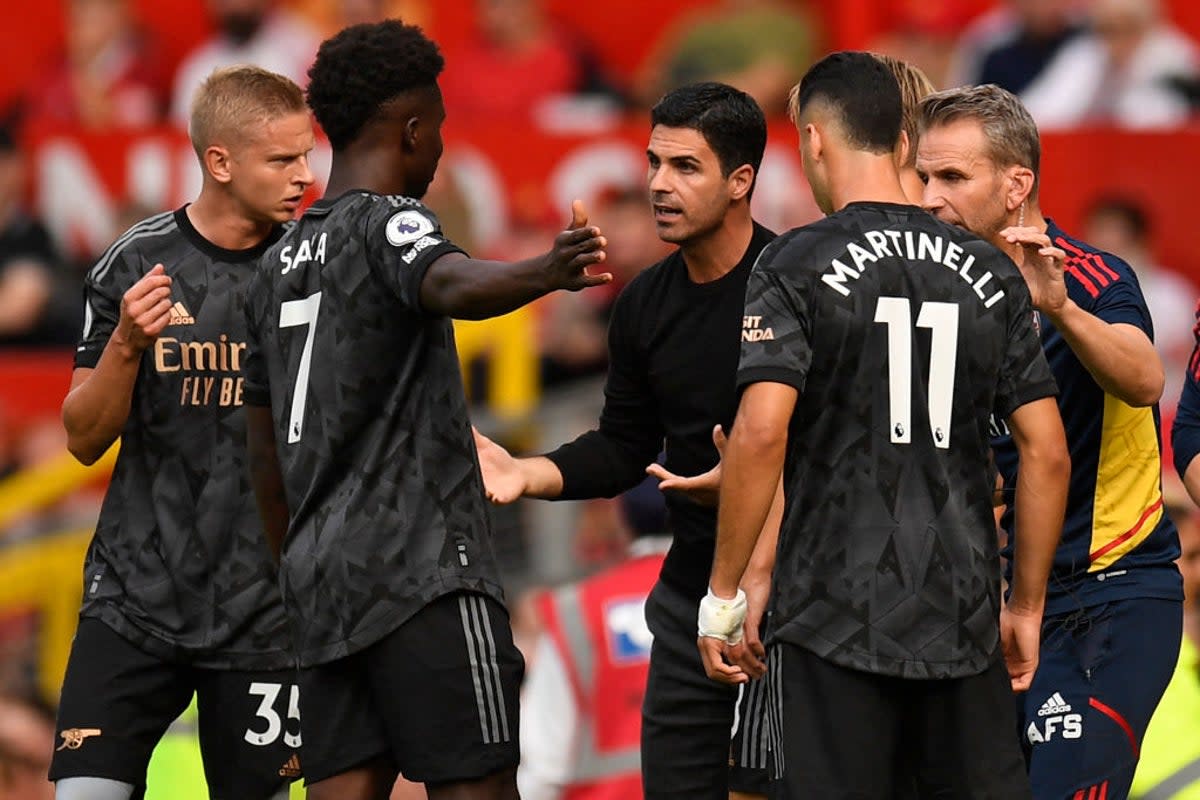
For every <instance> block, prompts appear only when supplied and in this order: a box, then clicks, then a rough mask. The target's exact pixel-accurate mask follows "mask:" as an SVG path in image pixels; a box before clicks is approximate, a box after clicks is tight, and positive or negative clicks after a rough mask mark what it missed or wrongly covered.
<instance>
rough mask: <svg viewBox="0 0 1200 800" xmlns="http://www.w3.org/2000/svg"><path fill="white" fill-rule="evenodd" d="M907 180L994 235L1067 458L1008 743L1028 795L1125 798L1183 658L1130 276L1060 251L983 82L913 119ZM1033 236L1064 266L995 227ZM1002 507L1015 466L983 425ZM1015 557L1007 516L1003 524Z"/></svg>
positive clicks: (1032, 172) (952, 217) (1083, 253)
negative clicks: (1027, 311)
mask: <svg viewBox="0 0 1200 800" xmlns="http://www.w3.org/2000/svg"><path fill="white" fill-rule="evenodd" d="M921 116H922V120H921V123H922V134H921V140H920V146H919V151H918V155H917V169H918V171H919V172H920V174H921V176H922V179H923V180H925V181H926V187H925V198H924V205H925V206H926V208H927V209H928V210H929V211H930V212H932V213H933V214H934V215H935V216H937V217H938V218H939V219H941V220H943V221H945V222H950V223H953V224H956V225H960V226H962V227H965V228H967V229H969V230H971V231H973V232H975V233H976V234H978V235H980V236H983V237H984V238H987V239H989V240H990V241H992V242H993V243H994V244H996V245H997V246H998V247H1000V248H1001V249H1002V250H1004V251H1005V252H1006V253H1008V254H1009V256H1011V257H1012V258H1013V260H1014V261H1015V262H1016V263H1017V265H1018V266H1019V267H1020V268H1021V271H1022V273H1024V275H1025V279H1026V282H1027V283H1028V284H1029V289H1030V293H1031V294H1032V296H1033V302H1034V307H1035V308H1036V309H1037V314H1036V315H1035V317H1034V324H1036V325H1037V326H1038V328H1039V331H1040V334H1041V338H1042V347H1043V349H1044V350H1045V353H1046V358H1047V360H1048V361H1049V362H1050V367H1051V369H1052V371H1053V372H1054V377H1055V380H1056V381H1057V382H1058V388H1059V396H1058V405H1059V410H1060V412H1061V413H1062V418H1063V424H1064V426H1065V427H1066V432H1067V443H1068V445H1069V447H1070V451H1071V484H1070V493H1069V495H1068V498H1067V516H1066V520H1065V523H1064V525H1063V534H1062V540H1061V542H1060V544H1059V547H1058V551H1057V553H1056V554H1055V558H1054V567H1053V569H1052V571H1051V574H1050V585H1049V587H1048V592H1047V599H1046V610H1045V619H1044V621H1043V626H1042V651H1041V662H1040V665H1039V668H1038V671H1037V674H1036V676H1035V677H1034V680H1033V685H1032V686H1031V687H1030V689H1029V691H1028V692H1027V693H1026V694H1024V695H1023V696H1022V697H1021V698H1019V701H1020V702H1019V706H1020V708H1019V710H1020V714H1019V718H1020V719H1019V722H1020V734H1021V737H1022V741H1023V743H1024V745H1025V747H1026V753H1027V758H1028V761H1029V771H1030V778H1031V782H1032V784H1033V790H1034V797H1035V798H1038V800H1062V799H1063V798H1066V800H1100V798H1103V800H1119V798H1124V797H1127V796H1128V792H1129V785H1130V782H1131V781H1132V779H1133V773H1134V768H1135V767H1136V765H1137V759H1138V751H1139V749H1140V747H1141V741H1142V736H1143V734H1144V733H1145V731H1146V726H1147V724H1148V723H1149V722H1150V716H1151V715H1152V714H1153V713H1154V708H1155V706H1157V705H1158V701H1159V698H1160V697H1162V693H1163V691H1164V690H1165V688H1166V685H1167V682H1168V681H1169V680H1170V678H1171V673H1172V671H1173V669H1174V667H1175V661H1176V658H1177V655H1178V652H1179V632H1180V626H1181V625H1182V621H1181V619H1182V608H1183V607H1182V600H1183V590H1182V582H1181V579H1180V576H1179V571H1178V569H1177V568H1176V567H1175V563H1174V562H1175V559H1176V558H1177V557H1178V556H1179V538H1178V534H1177V532H1176V530H1175V526H1174V524H1173V523H1172V522H1171V520H1170V518H1169V517H1168V516H1167V515H1166V513H1165V512H1164V510H1163V498H1162V488H1161V470H1162V466H1161V462H1162V456H1161V449H1160V444H1159V424H1160V423H1159V415H1158V399H1159V396H1160V395H1161V394H1162V387H1163V369H1162V364H1161V362H1160V361H1159V358H1158V356H1157V354H1156V353H1155V351H1154V344H1153V336H1154V330H1153V327H1152V325H1151V322H1150V313H1149V311H1147V309H1146V302H1145V300H1144V299H1143V297H1142V291H1141V289H1140V288H1139V287H1138V282H1137V278H1136V277H1135V276H1134V273H1133V270H1132V269H1131V268H1130V267H1129V265H1128V264H1126V263H1125V262H1124V261H1122V260H1121V259H1119V258H1117V257H1115V256H1113V255H1111V254H1109V253H1104V252H1100V251H1098V250H1096V249H1095V248H1093V247H1089V246H1088V245H1087V244H1084V243H1083V242H1080V241H1079V240H1077V239H1074V238H1072V237H1071V236H1069V235H1068V234H1066V233H1065V232H1063V230H1062V229H1060V228H1059V227H1058V226H1057V225H1056V224H1055V223H1054V222H1053V221H1052V220H1049V219H1046V218H1045V217H1043V216H1042V212H1041V209H1040V207H1039V205H1038V162H1039V158H1040V144H1039V141H1038V133H1037V127H1036V126H1035V125H1034V122H1033V119H1032V118H1031V117H1030V116H1029V113H1028V111H1026V110H1025V108H1024V107H1022V106H1021V103H1020V101H1019V100H1017V98H1016V97H1014V96H1013V95H1011V94H1010V93H1008V92H1006V91H1004V90H1003V89H1000V88H998V87H996V86H991V85H989V86H977V87H971V88H962V89H954V90H951V91H946V92H940V93H937V94H934V95H931V96H929V97H927V98H926V99H925V100H924V101H923V103H922V106H921ZM1012 225H1016V226H1030V227H1032V228H1034V229H1035V230H1036V231H1037V232H1039V233H1043V234H1045V236H1046V237H1047V239H1048V240H1049V242H1048V244H1049V243H1053V245H1055V246H1057V247H1059V248H1061V249H1062V250H1064V251H1065V252H1066V254H1067V257H1066V260H1065V262H1064V263H1063V264H1062V265H1061V267H1057V268H1055V267H1047V266H1046V264H1045V263H1042V262H1045V261H1047V260H1045V259H1039V260H1038V261H1039V263H1036V264H1035V263H1033V260H1031V259H1027V258H1025V254H1024V252H1023V251H1022V248H1021V247H1019V246H1017V245H1016V244H1015V242H1014V240H1013V239H1012V238H1011V236H1005V235H1002V234H1001V233H1000V232H1001V231H1004V230H1005V228H1007V227H1008V226H1012ZM993 427H994V430H993V435H994V437H995V438H994V439H993V449H994V450H995V454H996V466H997V467H998V468H999V470H1000V473H1001V475H1002V476H1003V478H1004V490H1005V494H1006V496H1008V497H1011V493H1012V491H1013V490H1014V488H1015V487H1016V486H1017V485H1018V483H1019V481H1020V478H1019V474H1020V471H1019V464H1018V460H1017V454H1016V451H1015V449H1014V447H1013V442H1012V438H1011V437H1010V436H1009V435H1008V433H1009V432H1008V428H1007V425H1006V424H1005V421H1004V420H997V419H993ZM1001 524H1002V525H1003V527H1004V529H1005V530H1006V531H1007V532H1008V534H1009V551H1008V552H1009V554H1011V552H1012V551H1011V548H1012V544H1013V541H1014V538H1013V534H1014V530H1015V534H1016V537H1015V541H1016V544H1017V546H1020V542H1021V532H1020V520H1017V519H1015V518H1014V514H1013V512H1012V509H1011V507H1010V508H1009V509H1008V510H1007V511H1006V512H1005V514H1004V517H1003V519H1002V521H1001Z"/></svg>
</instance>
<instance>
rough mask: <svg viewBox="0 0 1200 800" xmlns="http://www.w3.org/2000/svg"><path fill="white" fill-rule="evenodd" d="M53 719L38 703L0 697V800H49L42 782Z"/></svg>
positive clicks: (48, 788) (49, 786) (51, 793)
mask: <svg viewBox="0 0 1200 800" xmlns="http://www.w3.org/2000/svg"><path fill="white" fill-rule="evenodd" d="M53 748H54V716H53V714H52V713H51V712H50V711H49V710H48V709H46V708H43V707H42V706H41V705H40V704H39V703H37V702H35V701H32V700H28V699H25V698H22V697H15V696H0V800H53V798H54V784H52V783H50V782H49V781H48V780H46V771H47V770H48V769H49V768H50V752H51V750H53Z"/></svg>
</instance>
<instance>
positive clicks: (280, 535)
mask: <svg viewBox="0 0 1200 800" xmlns="http://www.w3.org/2000/svg"><path fill="white" fill-rule="evenodd" d="M246 450H247V454H248V456H249V461H250V485H251V486H252V487H253V489H254V499H255V500H256V501H257V503H258V515H259V517H260V518H261V519H262V522H263V530H264V532H265V533H266V537H267V547H269V548H270V550H271V556H272V557H273V558H274V559H275V561H276V562H277V563H278V561H279V554H280V553H281V552H282V551H283V540H284V538H286V536H287V529H288V523H289V522H290V518H291V515H290V512H289V511H288V506H287V495H286V493H285V492H284V487H283V472H282V471H281V469H280V466H279V454H278V453H277V452H276V450H275V423H274V420H273V419H272V418H271V407H270V406H255V405H250V404H247V405H246Z"/></svg>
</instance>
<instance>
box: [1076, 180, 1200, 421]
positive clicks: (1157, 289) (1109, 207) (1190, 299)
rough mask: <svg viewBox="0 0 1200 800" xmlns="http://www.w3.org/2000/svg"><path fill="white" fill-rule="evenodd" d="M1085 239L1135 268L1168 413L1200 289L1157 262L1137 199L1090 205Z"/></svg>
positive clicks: (1176, 396) (1105, 200)
mask: <svg viewBox="0 0 1200 800" xmlns="http://www.w3.org/2000/svg"><path fill="white" fill-rule="evenodd" d="M1085 226H1086V227H1085V230H1086V234H1085V237H1084V238H1085V240H1086V241H1088V242H1091V243H1092V244H1093V245H1094V246H1095V247H1098V248H1100V249H1101V250H1106V251H1108V252H1110V253H1113V254H1114V255H1117V256H1120V257H1121V258H1122V259H1124V260H1125V261H1126V262H1127V263H1128V264H1129V266H1131V267H1133V271H1134V273H1135V274H1136V275H1137V279H1138V283H1139V284H1140V285H1141V287H1142V294H1143V295H1144V296H1145V298H1146V306H1147V307H1148V308H1149V309H1150V318H1151V320H1152V321H1153V323H1154V347H1155V349H1156V350H1158V353H1159V355H1160V356H1161V357H1162V360H1163V369H1164V371H1165V372H1166V385H1165V387H1164V388H1163V394H1162V400H1161V401H1160V402H1159V405H1160V407H1161V408H1162V409H1163V410H1164V411H1169V410H1170V409H1173V408H1174V407H1175V404H1176V403H1177V402H1178V401H1179V391H1180V389H1182V388H1183V374H1184V369H1185V368H1186V366H1187V361H1188V355H1189V354H1190V353H1191V350H1192V322H1193V312H1194V310H1195V306H1196V298H1197V297H1198V296H1200V289H1197V288H1196V285H1195V284H1194V283H1192V282H1191V281H1190V280H1188V279H1187V278H1186V277H1184V276H1183V275H1182V274H1180V273H1178V272H1176V271H1174V270H1171V269H1168V268H1166V267H1164V266H1161V265H1160V264H1158V262H1156V261H1155V259H1154V255H1153V252H1152V244H1151V234H1152V231H1151V229H1150V219H1149V216H1148V215H1147V214H1146V211H1145V209H1144V208H1143V207H1142V206H1141V204H1139V203H1138V202H1137V201H1136V200H1133V199H1131V198H1128V197H1123V196H1111V197H1102V198H1100V199H1098V200H1096V201H1095V202H1094V203H1092V205H1091V207H1090V208H1089V209H1088V212H1087V218H1086V221H1085Z"/></svg>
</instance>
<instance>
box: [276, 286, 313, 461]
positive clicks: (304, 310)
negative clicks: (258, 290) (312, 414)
mask: <svg viewBox="0 0 1200 800" xmlns="http://www.w3.org/2000/svg"><path fill="white" fill-rule="evenodd" d="M320 310H321V293H320V292H317V293H316V294H310V295H309V296H308V297H306V298H304V299H303V300H289V301H287V302H286V303H284V304H283V305H282V306H280V307H279V327H280V328H293V327H295V326H297V325H307V326H308V336H307V337H306V338H305V339H304V352H303V353H301V354H300V369H299V370H297V371H296V385H295V387H293V388H292V416H291V418H290V419H289V420H288V439H287V440H288V444H295V443H296V442H298V441H300V436H301V435H302V434H303V433H304V405H305V403H307V402H308V372H309V369H310V368H311V367H312V348H313V338H314V337H315V336H316V333H317V314H318V313H319V312H320Z"/></svg>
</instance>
